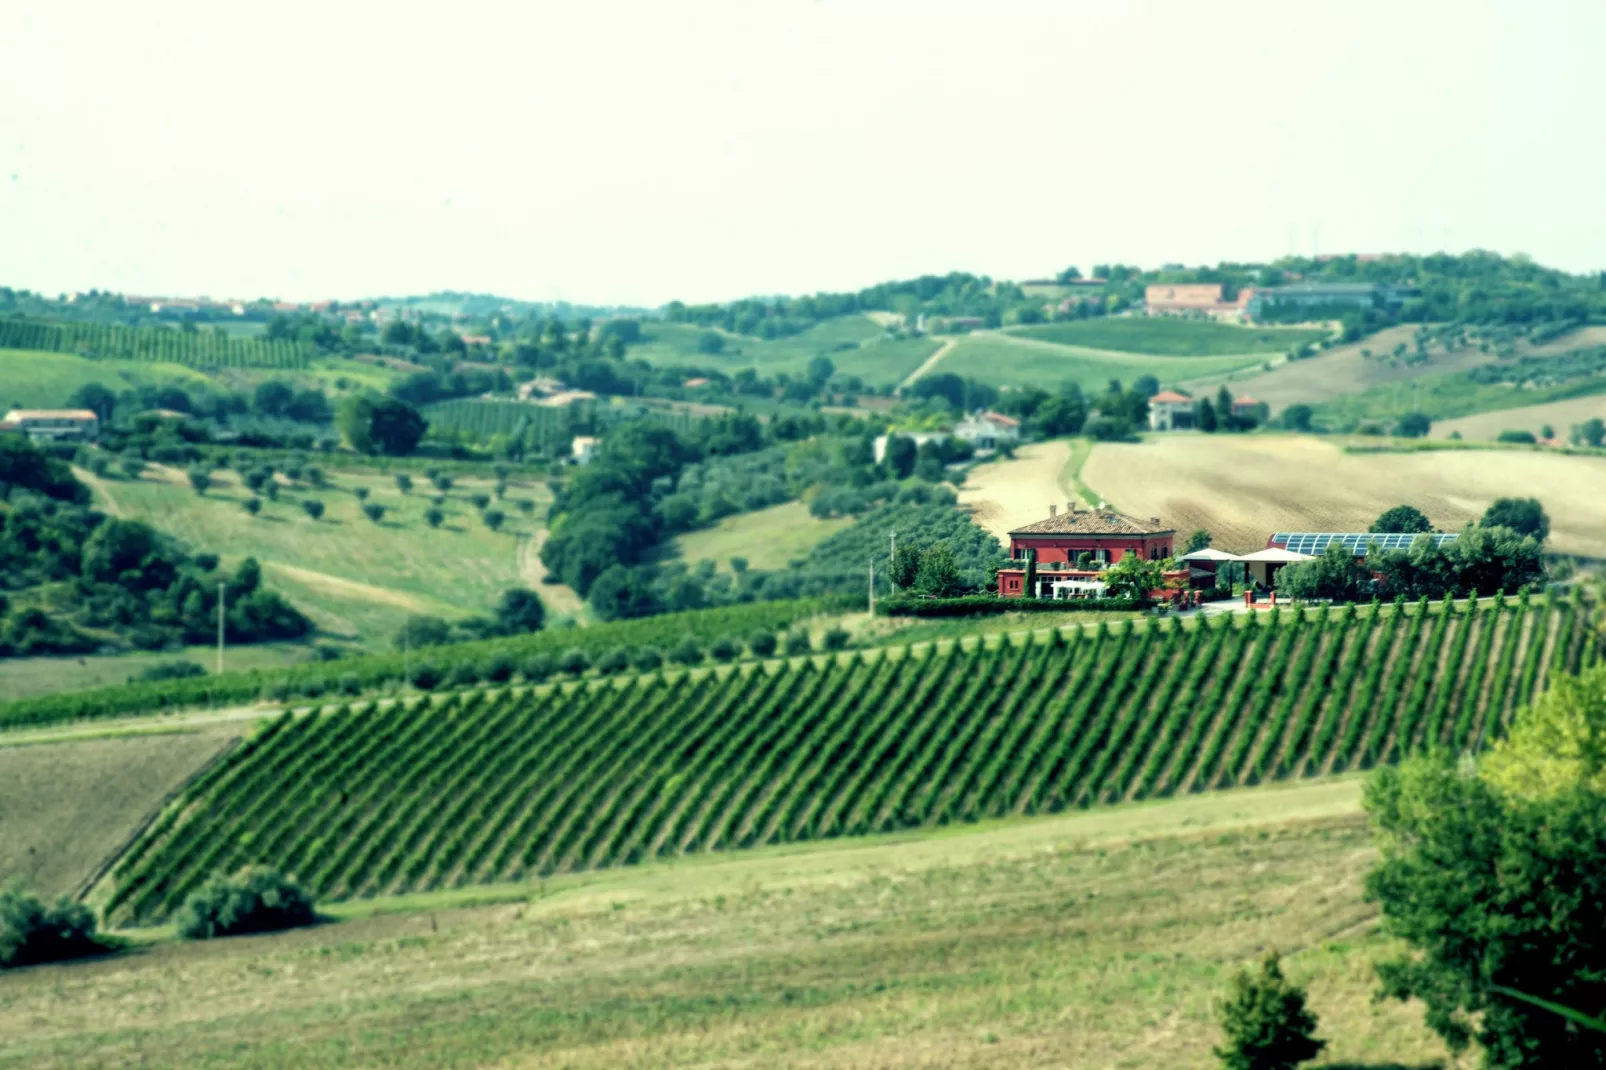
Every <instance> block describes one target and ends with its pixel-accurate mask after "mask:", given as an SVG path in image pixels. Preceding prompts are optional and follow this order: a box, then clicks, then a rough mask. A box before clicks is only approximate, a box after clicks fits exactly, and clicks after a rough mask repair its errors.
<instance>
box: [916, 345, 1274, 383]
mask: <svg viewBox="0 0 1606 1070" xmlns="http://www.w3.org/2000/svg"><path fill="white" fill-rule="evenodd" d="M1266 360H1267V357H1266V356H1227V357H1175V356H1147V355H1144V354H1139V353H1132V354H1115V353H1109V352H1102V351H1097V350H1089V349H1079V348H1076V347H1073V346H1066V345H1061V344H1059V343H1053V342H1047V341H1043V340H1038V339H1032V338H1028V337H1021V336H1018V335H1012V334H1001V333H997V332H986V333H977V334H972V335H966V336H965V337H963V338H960V339H959V340H958V342H957V344H956V345H955V346H954V348H953V349H952V350H950V351H949V352H948V353H947V355H945V356H944V357H943V358H942V360H941V361H940V362H939V363H938V365H937V366H936V367H935V368H932V369H931V371H930V372H928V373H927V374H939V373H942V372H952V373H953V374H955V375H962V376H966V377H968V378H971V379H977V380H979V381H981V382H984V383H991V384H992V385H994V386H1037V387H1041V388H1043V389H1045V390H1052V389H1055V388H1056V387H1058V386H1059V385H1060V384H1061V383H1066V382H1074V383H1076V384H1077V385H1078V386H1080V387H1081V388H1082V389H1083V390H1084V391H1087V392H1089V393H1099V392H1102V391H1103V390H1104V389H1105V387H1106V386H1107V385H1108V384H1109V382H1110V380H1111V379H1119V380H1120V381H1121V382H1122V383H1124V384H1126V385H1128V386H1130V385H1131V383H1132V381H1133V380H1135V379H1137V378H1138V376H1140V375H1152V376H1154V377H1155V378H1156V379H1158V380H1160V384H1161V386H1171V387H1174V386H1178V385H1180V384H1183V383H1187V382H1191V381H1193V380H1195V379H1199V378H1202V377H1206V376H1223V375H1227V374H1230V373H1232V372H1236V371H1242V370H1243V369H1245V368H1252V367H1258V366H1260V365H1261V364H1263V363H1265V361H1266Z"/></svg>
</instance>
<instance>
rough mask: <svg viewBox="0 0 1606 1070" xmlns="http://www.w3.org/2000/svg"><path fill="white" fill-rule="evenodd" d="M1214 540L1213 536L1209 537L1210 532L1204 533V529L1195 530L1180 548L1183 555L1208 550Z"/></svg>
mask: <svg viewBox="0 0 1606 1070" xmlns="http://www.w3.org/2000/svg"><path fill="white" fill-rule="evenodd" d="M1214 538H1215V536H1213V535H1211V534H1210V532H1208V531H1206V530H1205V529H1204V528H1197V529H1195V530H1194V532H1193V533H1192V534H1191V535H1189V536H1188V541H1187V542H1186V543H1184V544H1183V546H1182V552H1183V553H1185V554H1191V553H1194V552H1195V551H1198V550H1208V549H1210V543H1211V541H1212V540H1213V539H1214Z"/></svg>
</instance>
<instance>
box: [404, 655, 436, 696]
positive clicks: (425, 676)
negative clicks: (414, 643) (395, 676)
mask: <svg viewBox="0 0 1606 1070" xmlns="http://www.w3.org/2000/svg"><path fill="white" fill-rule="evenodd" d="M442 675H443V674H442V673H441V670H440V667H439V666H437V665H436V664H435V663H434V662H432V661H426V662H422V663H421V664H418V665H414V666H413V674H412V676H411V677H409V679H410V680H411V682H412V685H413V686H414V687H416V688H418V689H419V690H420V691H433V690H435V688H437V687H439V686H440V684H441V678H442Z"/></svg>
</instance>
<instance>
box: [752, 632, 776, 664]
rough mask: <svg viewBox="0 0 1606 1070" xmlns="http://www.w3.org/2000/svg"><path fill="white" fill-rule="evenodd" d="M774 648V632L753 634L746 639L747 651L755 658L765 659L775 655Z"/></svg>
mask: <svg viewBox="0 0 1606 1070" xmlns="http://www.w3.org/2000/svg"><path fill="white" fill-rule="evenodd" d="M775 647H776V642H775V633H774V632H754V633H753V634H752V635H750V636H748V637H747V649H749V650H751V651H752V652H753V655H754V656H755V657H760V658H767V657H769V656H770V655H772V654H774V653H775Z"/></svg>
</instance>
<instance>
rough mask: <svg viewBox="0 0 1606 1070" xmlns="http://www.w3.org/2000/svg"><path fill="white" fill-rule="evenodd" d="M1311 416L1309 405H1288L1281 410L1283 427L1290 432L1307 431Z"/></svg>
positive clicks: (1312, 411)
mask: <svg viewBox="0 0 1606 1070" xmlns="http://www.w3.org/2000/svg"><path fill="white" fill-rule="evenodd" d="M1313 416H1314V410H1312V409H1311V407H1310V406H1309V405H1290V406H1288V408H1286V409H1284V410H1283V426H1284V427H1286V428H1287V429H1288V430H1290V431H1309V430H1310V428H1311V419H1312V417H1313Z"/></svg>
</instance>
